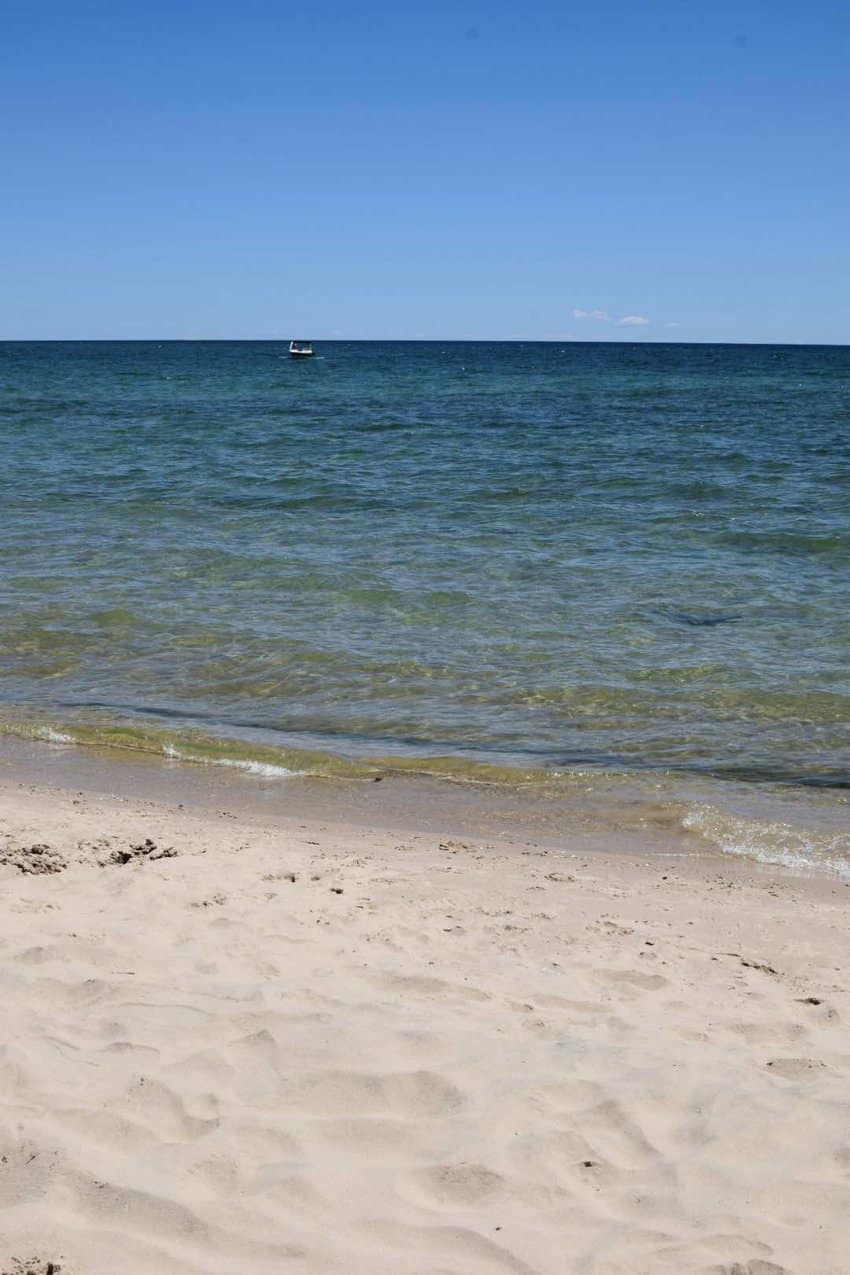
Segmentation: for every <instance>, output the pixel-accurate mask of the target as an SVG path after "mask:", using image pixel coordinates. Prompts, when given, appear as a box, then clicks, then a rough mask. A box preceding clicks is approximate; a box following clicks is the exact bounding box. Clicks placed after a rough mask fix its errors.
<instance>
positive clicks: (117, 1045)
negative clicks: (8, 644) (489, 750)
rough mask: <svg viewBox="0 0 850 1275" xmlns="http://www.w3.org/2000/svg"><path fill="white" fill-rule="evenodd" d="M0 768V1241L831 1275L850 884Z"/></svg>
mask: <svg viewBox="0 0 850 1275" xmlns="http://www.w3.org/2000/svg"><path fill="white" fill-rule="evenodd" d="M77 760H78V763H79V760H80V759H79V758H78V759H77ZM95 760H97V759H91V758H88V759H84V764H86V763H87V762H93V761H95ZM18 765H19V766H21V767H24V761H23V760H21V759H19V761H18ZM13 771H14V768H13V767H12V766H11V763H10V762H9V759H8V757H6V759H5V764H4V766H3V767H2V768H0V858H2V859H3V860H4V861H5V862H4V863H3V864H2V865H0V900H2V902H0V906H2V913H3V916H2V926H0V978H2V981H3V991H4V1008H5V1025H6V1029H5V1032H4V1039H3V1052H2V1056H1V1057H0V1101H2V1103H3V1111H4V1120H3V1122H2V1126H0V1129H1V1130H2V1132H0V1140H2V1147H0V1153H2V1157H0V1236H2V1237H3V1238H2V1240H0V1270H2V1271H4V1272H5V1271H7V1270H10V1271H11V1270H15V1269H17V1268H16V1267H15V1266H14V1265H13V1262H14V1261H18V1262H22V1263H23V1262H29V1261H31V1260H36V1259H37V1261H39V1262H41V1263H42V1265H41V1266H38V1265H34V1266H33V1269H35V1270H37V1271H39V1272H42V1271H43V1270H44V1269H46V1265H47V1263H48V1262H51V1261H53V1262H57V1261H59V1262H61V1265H62V1269H63V1272H67V1275H107V1272H109V1275H112V1272H113V1271H114V1269H115V1264H116V1262H119V1261H120V1264H121V1267H122V1270H125V1271H127V1272H128V1273H129V1275H146V1273H147V1272H148V1271H150V1270H151V1269H152V1268H154V1267H155V1268H156V1269H157V1270H161V1271H162V1272H164V1275H195V1273H197V1272H200V1271H202V1270H203V1271H204V1272H210V1273H213V1275H236V1272H237V1271H241V1270H246V1269H250V1270H251V1271H254V1272H257V1273H258V1275H263V1273H264V1272H269V1275H271V1272H273V1271H274V1272H279V1271H280V1270H281V1269H288V1268H289V1266H292V1267H293V1268H294V1269H298V1270H302V1271H307V1272H316V1273H318V1272H326V1271H333V1270H343V1269H344V1270H347V1271H354V1272H358V1273H360V1272H362V1273H363V1275H366V1272H367V1271H368V1272H370V1273H375V1275H421V1273H422V1272H424V1271H428V1272H433V1271H438V1270H439V1271H453V1272H460V1271H463V1272H464V1275H466V1273H467V1272H472V1273H474V1275H491V1273H494V1275H495V1273H497V1272H504V1271H510V1272H515V1273H516V1272H518V1273H519V1275H562V1273H563V1272H565V1271H566V1272H568V1275H573V1272H574V1273H575V1275H579V1272H581V1273H582V1275H584V1273H585V1272H599V1273H600V1275H601V1273H602V1272H604V1275H627V1273H628V1275H634V1272H635V1271H647V1272H650V1271H651V1272H652V1273H653V1275H656V1272H658V1273H659V1275H664V1273H667V1272H669V1273H670V1275H673V1272H676V1273H677V1275H678V1273H679V1272H681V1271H688V1272H698V1273H699V1275H719V1273H720V1272H725V1271H730V1270H732V1269H735V1270H736V1271H738V1270H741V1271H746V1272H747V1275H778V1273H781V1275H815V1273H816V1272H817V1275H843V1272H844V1270H845V1254H846V1251H847V1246H848V1244H850V1222H848V1220H847V1219H848V1217H850V1209H848V1205H850V1171H848V1164H850V1152H848V1148H847V1143H846V1135H845V1129H846V1126H847V1121H848V1119H850V1100H848V1098H847V1086H846V1078H847V1074H848V1071H850V1036H848V1032H847V1028H846V1025H845V1024H846V1023H847V1022H848V1017H849V1016H850V989H849V988H848V986H847V983H846V976H845V971H846V968H847V965H848V961H850V937H848V932H847V926H846V914H847V906H848V902H850V896H848V894H847V890H848V888H850V887H848V885H846V884H844V883H842V882H840V881H838V880H835V879H830V878H827V877H823V876H816V875H808V876H795V875H793V874H791V873H788V872H783V871H778V870H776V869H768V868H766V867H764V866H762V865H759V864H750V863H747V862H746V861H744V860H742V859H736V858H731V857H724V856H720V855H711V854H705V853H698V854H692V855H684V856H683V855H680V854H669V855H667V854H666V853H665V851H664V848H663V839H659V842H658V843H657V844H656V847H655V849H656V852H657V853H656V854H652V853H647V851H646V849H644V850H643V851H641V850H640V849H638V847H637V845H634V846H633V847H632V851H631V852H630V851H629V849H628V848H627V847H626V846H625V844H620V845H618V846H616V847H615V848H611V847H609V848H608V849H607V850H606V849H605V844H604V843H605V837H604V835H603V834H600V833H589V834H586V835H578V836H573V837H572V840H570V838H569V837H565V838H563V839H562V844H560V845H553V844H545V841H544V838H542V837H540V838H538V837H534V836H529V835H527V836H526V837H525V838H523V837H522V836H521V835H519V833H518V831H517V829H516V828H513V829H511V830H510V832H507V831H506V830H503V831H505V835H504V836H501V837H499V836H497V835H494V836H485V835H482V834H481V831H480V829H479V831H478V832H475V831H472V830H471V829H470V827H469V825H468V823H467V824H464V825H460V824H458V823H457V821H456V813H457V812H456V811H452V810H451V809H450V808H449V807H448V806H446V805H442V806H441V805H440V803H439V801H438V800H437V798H436V797H435V796H434V795H433V794H432V795H431V804H430V809H429V818H430V820H431V825H430V827H428V828H425V827H419V828H418V829H416V830H411V818H412V814H411V815H409V816H408V819H407V820H406V821H405V820H404V819H402V820H401V821H400V822H397V823H396V824H395V825H392V824H391V821H390V820H389V814H390V813H391V809H390V808H391V806H392V801H391V800H390V801H389V802H388V799H387V798H386V796H384V794H383V792H382V790H384V789H387V790H388V791H389V790H390V789H391V787H392V785H390V784H379V785H368V784H365V785H362V786H360V787H359V789H358V792H359V793H361V794H362V793H367V794H368V796H367V797H366V798H364V801H368V800H371V799H372V797H373V796H375V797H377V795H378V793H381V794H382V801H383V802H384V803H385V804H384V807H383V816H384V824H383V826H380V823H379V821H378V826H376V823H375V822H374V821H373V822H371V823H370V822H369V819H370V818H371V817H372V816H374V814H375V813H376V808H375V807H374V806H372V807H368V806H365V805H363V806H360V807H359V808H357V809H354V807H353V806H352V809H351V811H350V814H351V816H352V817H349V818H348V819H339V818H337V819H335V818H332V817H330V816H331V815H333V814H334V811H333V810H331V808H330V806H329V805H327V804H326V805H325V806H324V807H323V808H321V809H319V808H317V809H316V810H315V812H314V813H313V815H312V816H310V815H307V814H305V808H304V806H303V805H302V804H300V803H301V798H299V804H298V805H297V807H294V808H291V809H290V810H288V811H286V810H284V809H282V808H281V807H280V806H277V807H275V808H274V809H272V808H271V807H270V806H269V805H268V804H266V805H264V804H263V803H262V801H261V800H259V799H258V798H259V793H260V791H261V785H259V786H258V785H254V784H252V785H245V784H244V777H241V778H242V789H243V790H244V789H245V788H248V790H249V791H250V793H251V794H252V797H251V800H250V802H249V804H252V805H253V812H252V813H251V812H249V811H248V810H247V809H246V808H240V807H239V805H238V803H237V802H236V801H235V800H233V796H234V792H235V791H236V789H237V787H238V785H237V784H235V783H234V782H232V781H230V777H229V776H228V777H227V778H228V782H226V783H224V784H222V783H221V776H220V775H218V774H216V775H215V777H214V778H213V777H211V776H209V775H206V776H204V775H200V776H195V777H194V779H193V784H192V785H188V786H187V784H186V783H185V779H186V776H185V774H181V775H176V774H175V772H174V771H173V770H172V771H170V772H169V771H168V769H167V768H161V769H160V770H159V771H152V772H151V774H156V776H157V780H156V782H158V783H160V785H161V790H160V791H159V793H158V795H154V794H153V792H152V786H151V784H150V779H151V775H148V778H147V780H146V781H144V782H143V781H142V780H141V778H140V773H139V771H138V770H135V771H134V774H135V783H136V785H137V791H136V792H135V794H133V793H132V792H131V791H129V790H125V791H123V792H121V791H111V792H110V791H106V789H107V788H108V784H107V783H106V773H105V772H104V771H103V770H102V769H101V770H100V772H99V774H100V776H101V782H102V784H103V788H102V790H101V791H96V790H95V789H94V788H93V787H92V785H91V784H89V785H88V787H86V786H85V785H84V784H83V783H82V780H83V778H84V776H83V775H82V771H81V770H77V772H76V778H77V779H78V780H80V781H81V782H80V783H78V784H76V785H75V786H73V787H71V788H65V789H60V788H59V787H57V786H56V785H55V784H53V785H51V784H49V783H46V782H43V781H42V782H40V783H36V782H34V780H33V774H32V771H31V770H30V772H29V778H28V779H27V778H24V777H23V770H22V771H21V773H20V774H19V775H16V774H15V773H13ZM125 776H126V777H127V778H128V779H129V773H128V770H127V768H125ZM201 781H202V782H201ZM181 782H182V784H183V786H182V789H181V788H180V786H179V785H180V783H181ZM195 782H198V783H200V787H197V788H196V787H194V784H195ZM167 785H171V787H170V790H169V791H168V792H166V791H165V786H167ZM190 787H191V788H192V794H191V795H190V793H189V788H190ZM204 789H205V791H204ZM450 791H451V789H447V787H446V786H443V787H442V789H441V792H442V793H443V794H444V795H448V793H449V792H450ZM349 795H350V794H349ZM279 796H280V794H278V797H279ZM305 797H306V791H305V790H302V798H305ZM187 798H188V800H187ZM336 813H338V812H336ZM415 813H416V811H413V814H415ZM643 835H644V836H645V835H646V833H645V831H644V834H643ZM45 866H48V867H50V866H52V867H54V868H56V867H60V868H61V870H58V871H55V870H54V871H44V870H42V869H43V868H44V867H45ZM736 1264H737V1265H736Z"/></svg>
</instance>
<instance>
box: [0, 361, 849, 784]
mask: <svg viewBox="0 0 850 1275" xmlns="http://www.w3.org/2000/svg"><path fill="white" fill-rule="evenodd" d="M318 354H319V356H320V357H318V358H315V359H313V360H312V361H310V362H308V361H301V362H296V361H294V360H290V359H289V358H287V357H286V356H285V350H284V347H283V346H282V345H281V344H275V343H267V342H232V343H227V342H198V343H166V344H155V343H135V342H132V343H131V342H128V343H92V344H87V343H37V344H25V343H14V344H5V345H0V464H1V465H2V469H1V470H0V472H2V484H3V518H2V522H0V562H1V563H2V580H0V653H2V662H1V663H0V674H1V675H2V680H0V697H2V701H3V705H5V709H4V710H3V709H2V708H0V711H5V713H6V715H7V716H8V717H9V718H10V720H11V719H14V718H15V716H16V714H18V715H19V714H20V713H21V712H32V713H35V714H37V715H40V717H41V719H43V720H44V721H49V722H54V723H56V727H57V729H58V728H59V727H60V725H62V724H67V723H68V722H69V721H84V720H88V719H91V720H97V721H98V722H100V723H101V725H102V724H104V723H109V722H112V721H115V722H123V723H133V722H136V723H138V724H140V725H142V724H147V725H151V724H153V725H156V724H157V723H159V725H160V726H161V727H162V729H165V730H180V729H182V728H183V727H201V728H203V730H204V731H205V732H206V733H207V735H210V736H225V737H239V736H242V737H244V738H247V739H254V740H258V741H263V742H265V743H267V744H274V743H278V744H280V745H281V746H293V745H294V746H299V747H310V748H316V749H319V750H322V751H324V752H327V753H332V754H333V753H340V754H343V755H348V756H357V755H361V756H362V755H369V754H381V755H383V756H387V755H398V756H402V755H408V756H410V755H417V754H418V755H422V756H427V755H433V754H443V755H451V756H454V757H456V758H459V759H463V758H479V759H481V758H483V759H490V760H501V761H503V762H505V763H507V764H516V765H520V766H526V767H537V768H546V767H554V768H560V769H569V768H584V769H588V768H590V769H592V768H594V767H599V768H604V769H607V770H609V771H622V770H631V771H634V770H648V771H659V772H667V773H668V774H669V773H670V772H673V773H683V774H684V773H690V774H705V775H721V776H728V777H735V778H736V779H738V780H750V779H752V780H772V781H777V780H779V781H785V782H788V783H791V784H799V783H804V784H809V785H834V786H842V785H847V784H850V679H849V678H848V667H850V349H846V348H814V347H809V348H799V347H788V348H783V347H731V346H685V345H667V346H664V345H658V346H653V345H621V346H617V345H590V344H572V345H565V346H560V345H553V344H545V345H544V344H525V345H520V344H467V343H463V344H452V343H450V344H446V345H440V344H430V343H428V344H424V343H416V344H407V343H387V344H382V343H362V344H361V343H327V344H323V345H320V346H319V347H318Z"/></svg>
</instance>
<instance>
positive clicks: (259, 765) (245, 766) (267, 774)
mask: <svg viewBox="0 0 850 1275" xmlns="http://www.w3.org/2000/svg"><path fill="white" fill-rule="evenodd" d="M162 752H163V756H165V757H169V758H171V759H172V760H174V761H188V762H192V763H193V764H194V765H198V766H225V767H227V769H228V770H242V771H244V772H245V773H246V774H248V775H259V776H260V777H261V778H262V779H291V778H292V777H293V776H295V775H303V773H304V772H303V771H302V770H290V769H289V768H288V767H286V766H275V765H273V764H272V763H271V762H266V761H249V760H247V759H245V760H243V759H241V758H237V757H196V756H193V755H192V753H182V752H180V750H179V748H175V747H174V745H173V744H163V746H162Z"/></svg>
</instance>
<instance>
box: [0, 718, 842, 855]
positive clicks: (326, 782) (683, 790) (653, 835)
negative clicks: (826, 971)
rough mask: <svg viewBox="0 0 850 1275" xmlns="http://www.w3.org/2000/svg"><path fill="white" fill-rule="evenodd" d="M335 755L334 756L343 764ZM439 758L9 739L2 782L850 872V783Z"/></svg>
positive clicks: (203, 807)
mask: <svg viewBox="0 0 850 1275" xmlns="http://www.w3.org/2000/svg"><path fill="white" fill-rule="evenodd" d="M331 760H333V759H331ZM445 760H446V759H441V758H434V759H432V763H431V764H429V763H427V762H426V763H425V764H423V765H422V766H421V767H418V768H413V769H404V768H396V767H394V766H393V764H392V762H391V761H385V762H384V763H382V762H381V761H379V760H374V759H373V761H372V762H371V763H370V764H369V765H368V767H367V766H366V765H359V764H358V765H356V766H355V765H351V766H350V765H349V763H348V762H347V761H346V760H345V759H344V758H340V759H339V766H338V768H336V769H330V770H328V771H327V772H326V773H311V772H308V771H305V772H298V771H292V772H290V771H287V770H282V769H281V768H279V767H276V766H269V765H265V764H264V763H262V762H260V763H259V764H256V765H255V763H254V761H253V760H250V759H249V758H248V755H247V754H246V755H245V756H244V757H243V756H240V754H239V753H238V752H237V753H235V755H233V756H231V755H230V753H229V752H228V754H227V756H226V757H222V756H220V755H219V754H218V753H213V754H211V755H205V754H204V753H203V752H202V751H200V752H198V754H197V755H195V756H187V755H184V754H182V753H181V752H179V751H178V750H176V749H171V748H169V747H168V745H167V740H166V745H165V746H164V747H163V748H161V749H160V750H159V751H147V750H137V749H135V748H134V747H132V745H131V746H124V745H122V744H120V743H118V744H115V743H110V744H108V745H106V746H104V744H103V743H102V742H98V741H97V740H95V739H92V740H88V739H85V740H79V741H71V740H51V739H49V738H48V739H45V738H44V737H43V736H36V737H33V736H31V735H30V736H27V735H23V734H12V733H6V734H3V735H0V782H2V781H3V780H4V778H5V779H7V780H13V781H16V782H20V783H24V784H27V783H35V784H36V785H47V786H48V787H51V786H52V787H58V788H75V789H80V790H82V791H91V792H93V793H102V794H109V793H113V794H116V795H119V796H123V797H125V798H136V797H142V798H146V799H150V800H154V801H160V800H164V801H166V802H172V803H174V804H175V805H182V806H187V807H195V808H197V809H198V810H199V811H201V812H203V811H208V812H209V811H215V810H217V809H218V808H219V807H220V806H221V805H222V804H224V805H226V806H228V807H229V808H230V809H232V811H233V812H235V813H236V814H237V815H238V816H239V817H240V818H242V819H244V820H246V821H248V822H255V821H257V820H269V819H272V820H273V819H275V818H278V817H284V816H289V815H298V816H300V817H303V818H306V819H315V818H323V819H326V820H330V821H335V822H343V823H351V824H353V825H356V826H363V827H368V828H376V829H380V828H384V829H395V830H400V831H405V830H407V831H413V832H433V833H443V832H445V829H446V826H447V825H449V826H451V827H454V828H455V829H456V830H459V831H460V832H461V833H465V834H468V835H474V836H481V837H490V838H495V839H497V840H500V841H503V842H504V841H506V840H507V841H510V840H523V841H532V842H536V843H538V844H541V845H546V846H547V847H549V848H551V849H555V850H563V849H570V848H572V847H573V846H574V844H581V845H583V846H584V847H585V848H586V849H587V850H591V851H595V850H599V849H605V850H607V851H609V852H610V851H616V852H617V853H623V854H638V855H640V854H645V855H649V856H656V855H658V854H660V853H663V854H664V855H666V856H669V855H671V854H674V855H676V854H678V855H682V856H686V857H691V856H696V857H700V856H703V857H709V858H711V857H714V856H719V857H720V858H722V859H725V860H736V859H741V860H742V861H745V862H754V863H761V864H763V865H765V866H768V867H776V868H779V869H783V868H787V869H791V870H793V871H796V872H800V873H807V872H812V873H815V874H819V875H823V876H824V877H826V878H837V879H840V880H844V879H845V878H848V879H850V830H848V828H850V825H848V815H849V814H850V797H848V794H847V793H846V792H844V791H843V790H833V789H816V788H814V789H813V788H808V787H805V788H801V787H799V786H790V785H782V784H766V783H765V784H759V783H739V782H736V781H731V780H726V779H717V778H710V777H706V776H683V775H681V774H671V773H669V772H668V773H664V772H617V771H606V770H604V769H601V768H600V769H596V770H594V769H588V770H583V771H581V770H579V771H572V772H570V771H562V772H558V773H553V774H552V775H551V776H548V777H547V776H545V775H544V774H543V772H540V773H539V774H538V773H534V774H532V772H523V771H520V770H513V769H503V770H498V769H492V768H487V767H482V768H480V769H479V770H478V771H470V772H462V773H455V772H452V771H447V770H446V769H445V768H441V765H440V763H441V762H444V761H445Z"/></svg>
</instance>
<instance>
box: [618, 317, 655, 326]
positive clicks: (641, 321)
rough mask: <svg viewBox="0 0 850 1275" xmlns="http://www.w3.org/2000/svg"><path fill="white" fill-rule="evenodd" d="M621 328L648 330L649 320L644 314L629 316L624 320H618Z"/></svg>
mask: <svg viewBox="0 0 850 1275" xmlns="http://www.w3.org/2000/svg"><path fill="white" fill-rule="evenodd" d="M617 322H618V323H619V325H620V327H621V328H648V327H649V319H647V318H645V317H644V316H643V315H642V314H627V315H625V317H624V318H622V319H618V320H617Z"/></svg>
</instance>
